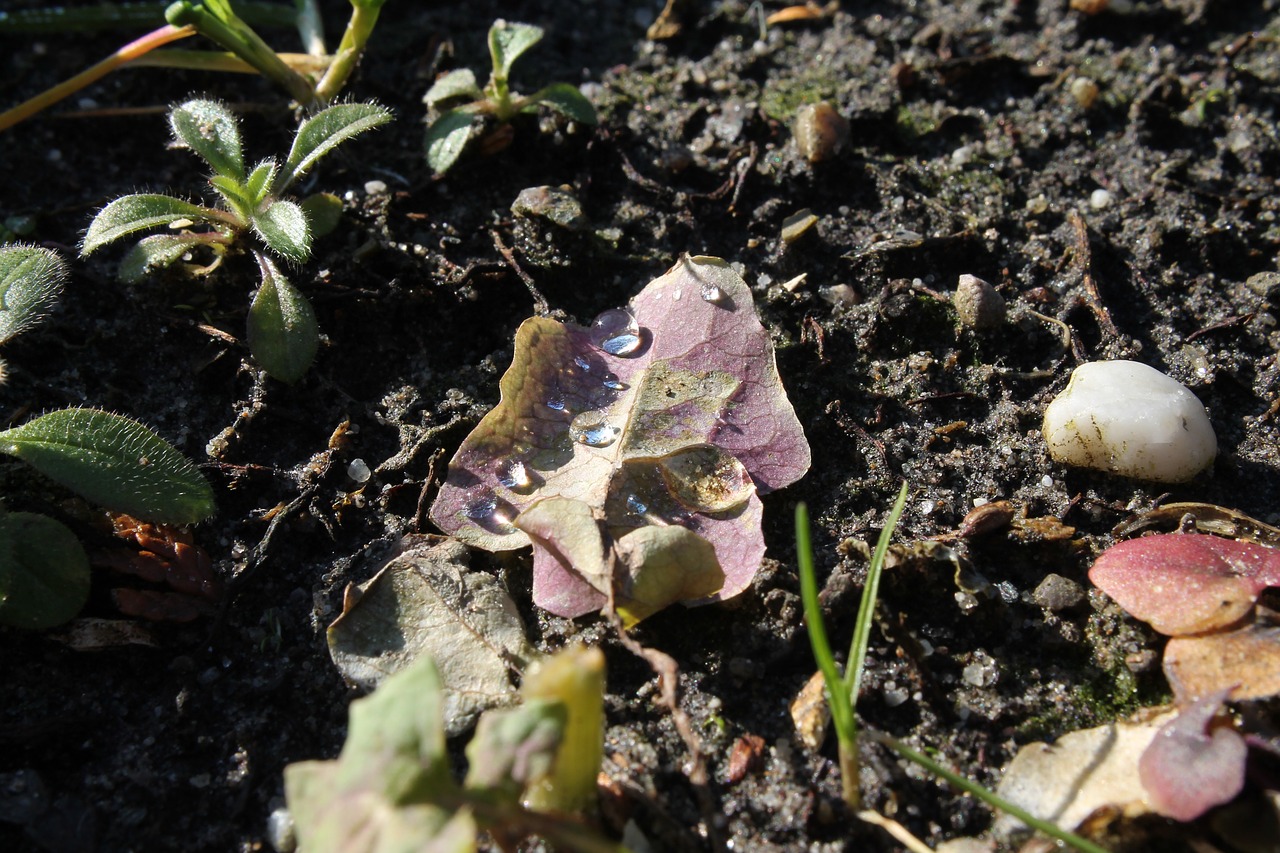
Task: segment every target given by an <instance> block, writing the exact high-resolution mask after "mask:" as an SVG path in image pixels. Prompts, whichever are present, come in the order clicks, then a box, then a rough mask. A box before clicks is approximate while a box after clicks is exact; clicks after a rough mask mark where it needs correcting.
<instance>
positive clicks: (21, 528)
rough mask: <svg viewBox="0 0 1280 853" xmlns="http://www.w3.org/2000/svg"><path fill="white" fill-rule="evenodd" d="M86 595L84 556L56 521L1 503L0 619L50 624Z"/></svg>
mask: <svg viewBox="0 0 1280 853" xmlns="http://www.w3.org/2000/svg"><path fill="white" fill-rule="evenodd" d="M88 598H89V557H88V556H87V555H86V554H85V552H84V548H83V547H82V546H81V545H80V541H79V540H78V539H76V536H75V534H74V533H72V532H71V530H70V529H68V528H67V526H66V525H64V524H62V523H61V522H58V521H54V520H53V519H52V518H49V517H47V516H43V515H36V514H35V513H30V512H12V513H11V512H5V511H4V510H3V509H0V625H9V626H11V627H15V628H29V629H40V628H51V627H53V626H55V625H61V624H62V623H63V622H66V621H68V620H70V619H71V618H72V617H74V616H75V615H76V614H77V613H79V612H80V608H82V607H84V603H85V601H87V600H88Z"/></svg>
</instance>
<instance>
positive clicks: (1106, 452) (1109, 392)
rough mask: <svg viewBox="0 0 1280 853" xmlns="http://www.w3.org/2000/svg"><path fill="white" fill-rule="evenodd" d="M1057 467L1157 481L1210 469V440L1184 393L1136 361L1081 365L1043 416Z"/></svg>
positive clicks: (1205, 421) (1197, 407)
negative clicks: (1105, 472)
mask: <svg viewBox="0 0 1280 853" xmlns="http://www.w3.org/2000/svg"><path fill="white" fill-rule="evenodd" d="M1042 432H1043V433H1044V438H1045V442H1046V443H1047V444H1048V446H1049V455H1050V456H1052V457H1053V458H1054V460H1055V461H1057V462H1062V463H1065V464H1067V465H1079V466H1081V467H1084V468H1095V469H1097V470H1100V471H1109V472H1110V473H1112V474H1119V475H1120V476H1122V477H1133V478H1135V479H1139V480H1149V481H1152V482H1158V483H1184V482H1186V481H1187V480H1190V479H1192V478H1193V477H1195V476H1196V475H1197V474H1199V473H1200V472H1201V471H1203V470H1205V469H1206V468H1208V467H1209V466H1210V465H1212V464H1213V460H1214V457H1216V456H1217V455H1218V440H1217V437H1216V436H1215V435H1214V433H1213V426H1212V425H1211V424H1210V423H1209V416H1208V415H1206V414H1205V410H1204V406H1203V405H1201V403H1200V401H1199V400H1198V399H1196V395H1195V394H1192V393H1191V390H1190V389H1189V388H1187V387H1186V386H1185V385H1183V384H1182V383H1181V382H1178V381H1177V380H1175V379H1172V378H1170V377H1168V376H1166V375H1164V374H1163V373H1161V372H1160V371H1158V370H1156V369H1155V368H1154V367H1148V366H1147V365H1145V364H1141V363H1139V362H1136V361H1097V362H1093V363H1091V364H1082V365H1081V366H1080V367H1077V368H1076V369H1075V371H1073V372H1072V374H1071V381H1070V382H1069V383H1067V387H1066V390H1064V391H1063V392H1062V393H1061V394H1059V395H1058V396H1057V397H1055V398H1054V399H1053V401H1052V402H1051V403H1049V406H1048V407H1047V408H1046V409H1045V412H1044V427H1043V430H1042Z"/></svg>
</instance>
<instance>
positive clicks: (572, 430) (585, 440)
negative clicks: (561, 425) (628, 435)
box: [569, 411, 622, 447]
mask: <svg viewBox="0 0 1280 853" xmlns="http://www.w3.org/2000/svg"><path fill="white" fill-rule="evenodd" d="M621 432H622V430H620V429H618V428H617V427H616V426H614V425H613V424H611V423H609V422H608V420H607V419H606V415H605V413H604V412H602V411H591V412H583V413H582V414H580V415H578V416H577V417H575V418H574V419H573V422H572V423H570V424H569V435H570V436H572V437H573V440H574V441H576V442H578V443H579V444H585V445H587V446H588V447H608V446H609V445H611V444H613V443H614V442H615V441H617V439H618V434H619V433H621Z"/></svg>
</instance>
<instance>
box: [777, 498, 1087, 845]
mask: <svg viewBox="0 0 1280 853" xmlns="http://www.w3.org/2000/svg"><path fill="white" fill-rule="evenodd" d="M906 504H907V484H906V483H905V482H904V483H903V484H902V489H901V490H900V491H899V492H898V499H897V500H896V501H895V502H894V504H893V509H892V510H891V511H890V512H889V518H888V519H887V520H886V521H885V525H884V529H883V530H881V531H880V538H879V539H878V540H876V547H875V550H874V551H873V552H872V554H871V563H870V565H869V566H868V567H867V580H866V584H865V585H864V586H863V590H862V601H861V602H860V603H859V605H858V616H857V619H856V621H855V622H854V629H853V640H852V642H851V643H850V646H849V657H848V660H847V662H846V664H845V671H844V672H843V673H841V672H840V667H839V664H837V663H836V659H835V655H833V654H832V652H831V645H830V644H829V643H828V642H827V631H826V626H825V624H824V623H823V621H822V606H821V604H820V603H819V602H818V582H817V578H816V575H815V573H814V568H813V546H812V544H811V543H810V540H809V510H808V508H807V507H806V506H805V505H804V504H803V503H801V504H798V505H797V506H796V562H797V563H798V565H799V569H800V598H801V600H802V601H803V603H804V619H805V623H806V624H807V625H808V628H809V644H810V645H811V646H812V648H813V658H814V660H815V661H816V662H817V664H818V668H819V669H820V670H821V671H822V678H823V681H825V682H826V685H827V703H828V705H830V708H831V724H832V726H833V727H834V728H835V730H836V740H837V754H838V757H839V763H840V783H841V788H842V793H843V795H844V800H845V802H846V803H848V804H849V807H850V808H852V809H855V810H856V809H859V808H861V805H862V794H861V792H860V791H859V790H858V776H859V773H858V770H859V766H860V761H859V757H858V720H857V716H856V714H855V711H856V708H857V701H858V689H859V686H860V685H861V682H862V672H863V665H864V663H865V662H866V657H867V647H868V644H869V641H870V637H871V619H872V614H873V613H874V612H875V606H876V596H877V595H878V593H879V590H880V576H881V574H882V573H883V571H884V562H885V556H886V554H887V553H888V551H889V540H890V539H891V538H892V537H893V529H894V528H895V527H896V526H897V524H898V519H899V518H900V517H901V516H902V510H903V508H904V507H905V506H906ZM869 737H871V739H872V740H875V741H876V742H878V743H883V744H884V745H885V746H887V747H889V748H890V749H892V750H893V751H894V752H896V753H898V755H900V756H902V757H903V758H905V759H907V760H908V761H911V762H914V763H915V764H918V765H920V766H921V767H923V768H925V769H926V770H928V771H929V772H930V773H933V774H934V775H935V776H938V777H940V778H942V779H946V780H947V781H948V782H949V783H951V784H952V785H954V786H955V787H957V788H959V789H960V790H962V791H965V792H966V793H969V794H972V795H973V796H975V797H977V798H978V799H980V800H982V801H983V802H984V803H986V804H988V805H990V806H992V807H993V808H997V809H1001V810H1002V811H1005V812H1007V813H1009V814H1011V815H1013V816H1014V817H1016V818H1018V819H1019V820H1021V821H1022V822H1023V823H1025V824H1027V825H1028V826H1030V827H1032V828H1033V829H1037V830H1039V831H1040V832H1043V833H1044V834H1045V835H1048V836H1050V837H1052V838H1056V839H1058V840H1059V841H1062V842H1064V843H1065V844H1067V845H1069V846H1071V847H1073V848H1075V849H1076V850H1080V851H1082V853H1106V851H1105V850H1104V849H1103V848H1102V847H1099V846H1098V845H1097V844H1094V843H1093V842H1091V841H1089V840H1088V839H1086V838H1081V837H1080V836H1078V835H1076V834H1075V833H1072V832H1068V831H1066V830H1064V829H1061V828H1060V827H1058V826H1055V825H1054V824H1052V823H1050V822H1049V821H1046V820H1041V819H1040V818H1038V817H1036V816H1035V815H1033V814H1031V813H1030V812H1028V811H1026V810H1025V809H1022V808H1019V807H1018V806H1015V805H1013V804H1012V803H1010V802H1008V801H1007V800H1005V799H1003V798H1001V797H999V796H997V795H996V794H994V793H992V792H991V791H989V790H987V789H986V788H984V787H982V786H981V785H979V784H977V783H976V782H972V781H970V780H968V779H966V778H964V777H963V776H961V775H959V774H958V773H955V772H953V771H951V770H949V769H947V768H946V767H944V766H943V765H942V764H939V763H938V762H937V761H934V760H933V759H932V758H929V757H928V756H926V755H924V754H922V753H920V752H917V751H915V750H914V749H912V748H910V747H909V746H907V745H906V744H903V743H901V742H900V741H898V740H897V739H895V738H892V737H889V736H888V735H885V734H880V733H876V732H871V733H869Z"/></svg>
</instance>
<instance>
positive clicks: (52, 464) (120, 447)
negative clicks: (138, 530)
mask: <svg viewBox="0 0 1280 853" xmlns="http://www.w3.org/2000/svg"><path fill="white" fill-rule="evenodd" d="M0 452H3V453H8V454H10V455H12V456H16V457H18V458H19V459H21V460H22V461H23V462H26V463H27V464H28V465H30V466H31V467H33V468H35V469H36V470H37V471H39V472H40V473H42V474H44V475H45V476H46V477H49V478H50V479H52V480H56V481H57V482H59V483H61V484H62V485H64V486H66V487H67V488H68V489H71V490H72V491H74V492H76V493H78V494H80V495H82V496H83V497H85V498H86V499H88V500H90V501H92V502H93V503H96V504H100V505H102V506H104V507H106V508H107V509H111V510H115V511H117V512H125V513H128V514H129V515H132V516H136V517H138V518H142V519H146V520H148V521H160V522H164V523H167V524H190V523H193V522H196V521H200V520H201V519H204V518H208V517H209V516H210V515H212V514H213V510H214V504H213V490H212V489H211V488H209V484H208V482H206V481H205V479H204V477H202V476H200V472H199V471H197V470H196V468H195V466H194V465H192V464H191V463H190V462H188V461H187V459H186V458H184V457H183V456H182V454H181V453H179V452H178V451H177V450H175V449H174V448H173V447H172V446H171V445H170V444H169V443H168V442H166V441H165V440H164V439H162V438H161V437H160V436H158V435H156V434H155V433H154V432H152V431H151V430H150V429H148V428H147V427H145V426H143V425H142V424H140V423H138V422H137V421H134V420H130V419H129V418H126V417H122V416H120V415H113V414H111V413H109V412H100V411H97V410H95V409H62V410H60V411H56V412H50V413H49V414H47V415H44V416H42V417H38V418H36V419H35V420H31V421H27V422H26V423H25V424H23V425H22V426H19V427H14V428H13V429H9V430H5V431H4V432H0Z"/></svg>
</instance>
